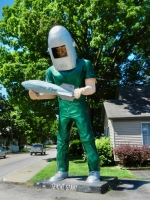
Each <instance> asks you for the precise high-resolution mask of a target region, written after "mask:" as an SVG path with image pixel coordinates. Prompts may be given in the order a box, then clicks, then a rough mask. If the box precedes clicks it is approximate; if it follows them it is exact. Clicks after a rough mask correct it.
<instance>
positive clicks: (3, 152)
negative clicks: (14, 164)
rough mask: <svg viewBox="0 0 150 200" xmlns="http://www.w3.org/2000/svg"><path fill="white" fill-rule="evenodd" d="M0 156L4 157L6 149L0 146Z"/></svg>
mask: <svg viewBox="0 0 150 200" xmlns="http://www.w3.org/2000/svg"><path fill="white" fill-rule="evenodd" d="M0 157H3V158H6V151H5V149H3V148H2V147H0Z"/></svg>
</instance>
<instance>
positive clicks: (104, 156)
mask: <svg viewBox="0 0 150 200" xmlns="http://www.w3.org/2000/svg"><path fill="white" fill-rule="evenodd" d="M95 144H96V148H97V151H98V154H99V158H100V165H101V166H109V165H112V164H114V158H113V153H112V147H111V144H110V138H108V137H102V138H100V139H96V140H95Z"/></svg>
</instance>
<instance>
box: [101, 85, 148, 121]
mask: <svg viewBox="0 0 150 200" xmlns="http://www.w3.org/2000/svg"><path fill="white" fill-rule="evenodd" d="M118 93H119V94H120V96H121V97H122V100H107V101H104V103H103V104H104V108H105V111H106V113H107V116H108V118H133V117H134V118H137V117H150V85H148V86H143V87H141V86H140V87H121V88H118Z"/></svg>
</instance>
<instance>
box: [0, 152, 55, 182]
mask: <svg viewBox="0 0 150 200" xmlns="http://www.w3.org/2000/svg"><path fill="white" fill-rule="evenodd" d="M50 154H51V150H47V151H46V155H40V154H37V155H36V156H35V155H32V156H31V155H30V153H18V154H8V155H7V156H6V158H5V159H3V158H0V180H2V179H3V178H4V177H5V176H7V175H8V174H11V173H14V172H15V171H17V170H19V169H21V168H24V167H27V166H28V165H31V164H32V163H35V162H37V161H40V160H43V159H48V158H49V157H50Z"/></svg>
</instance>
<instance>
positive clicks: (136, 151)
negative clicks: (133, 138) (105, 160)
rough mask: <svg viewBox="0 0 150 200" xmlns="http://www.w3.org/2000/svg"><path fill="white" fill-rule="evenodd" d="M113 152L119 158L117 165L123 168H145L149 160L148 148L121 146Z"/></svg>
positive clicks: (149, 151)
mask: <svg viewBox="0 0 150 200" xmlns="http://www.w3.org/2000/svg"><path fill="white" fill-rule="evenodd" d="M113 152H114V154H115V155H116V156H117V157H118V158H119V163H120V164H121V165H123V166H125V167H141V166H146V165H147V163H148V159H150V147H149V146H141V147H138V146H137V145H130V144H121V145H119V146H118V147H116V148H115V149H114V151H113Z"/></svg>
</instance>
